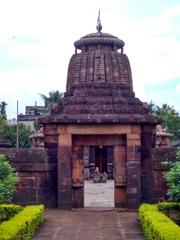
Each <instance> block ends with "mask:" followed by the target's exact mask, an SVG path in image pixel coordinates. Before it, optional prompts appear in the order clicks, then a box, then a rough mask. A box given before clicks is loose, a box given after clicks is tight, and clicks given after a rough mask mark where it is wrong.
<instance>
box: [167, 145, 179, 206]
mask: <svg viewBox="0 0 180 240" xmlns="http://www.w3.org/2000/svg"><path fill="white" fill-rule="evenodd" d="M166 164H169V165H170V171H169V172H167V173H165V174H164V176H165V178H166V181H167V184H168V192H167V195H168V196H169V201H173V202H180V150H178V152H177V154H176V162H173V163H172V162H167V163H166Z"/></svg>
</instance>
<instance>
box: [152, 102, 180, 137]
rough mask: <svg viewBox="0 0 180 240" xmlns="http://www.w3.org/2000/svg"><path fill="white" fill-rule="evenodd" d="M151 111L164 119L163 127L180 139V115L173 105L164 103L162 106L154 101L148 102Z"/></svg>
mask: <svg viewBox="0 0 180 240" xmlns="http://www.w3.org/2000/svg"><path fill="white" fill-rule="evenodd" d="M148 108H149V112H150V113H151V114H153V115H155V116H158V117H160V118H161V119H162V127H163V129H165V130H166V131H167V132H169V133H172V134H173V137H172V138H173V139H180V115H179V113H178V112H177V111H176V110H175V109H174V107H173V106H169V105H168V104H163V105H162V106H161V107H159V106H157V105H155V104H154V103H153V102H152V101H151V102H150V103H149V104H148Z"/></svg>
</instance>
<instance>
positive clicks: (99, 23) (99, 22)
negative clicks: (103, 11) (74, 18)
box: [96, 9, 102, 32]
mask: <svg viewBox="0 0 180 240" xmlns="http://www.w3.org/2000/svg"><path fill="white" fill-rule="evenodd" d="M96 29H97V30H98V32H100V31H101V30H102V25H101V19H100V9H99V14H98V19H97V26H96Z"/></svg>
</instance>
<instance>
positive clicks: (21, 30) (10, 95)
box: [0, 0, 180, 116]
mask: <svg viewBox="0 0 180 240" xmlns="http://www.w3.org/2000/svg"><path fill="white" fill-rule="evenodd" d="M140 2H141V1H132V0H131V1H118V0H112V1H103V0H96V1H95V0H93V1H83V0H76V1H73V0H66V1H59V0H26V1H24V0H6V1H4V0H0V6H1V7H0V29H1V31H0V82H1V85H2V87H1V88H0V96H1V98H2V99H3V98H6V101H9V103H12V102H14V101H15V99H17V98H19V99H20V98H21V102H23V104H24V106H25V105H27V104H33V103H34V101H35V100H36V99H37V98H38V99H39V96H38V93H45V94H46V93H47V92H48V91H51V90H52V89H54V90H56V89H59V90H61V91H63V90H64V89H65V85H66V76H67V67H68V62H69V59H70V57H71V55H72V54H73V53H74V47H73V42H74V41H75V40H77V39H78V38H80V37H82V36H84V35H85V34H87V33H90V32H95V26H96V19H97V12H98V9H99V8H101V10H102V11H101V15H102V17H101V18H102V24H103V31H105V32H109V33H112V34H114V35H116V36H118V37H119V38H122V39H123V40H124V41H125V42H126V46H125V52H126V53H127V55H128V56H129V59H130V63H131V66H132V74H133V80H134V89H135V92H136V95H137V96H138V97H140V98H141V99H142V100H146V99H145V98H146V97H147V96H146V95H147V94H146V93H145V91H144V85H145V84H148V83H154V84H156V83H158V82H159V83H163V82H165V81H167V80H169V79H175V78H180V68H179V67H178V62H179V56H180V40H178V37H179V39H180V24H179V22H177V21H175V20H174V16H179V9H180V5H176V6H175V5H174V6H172V7H166V6H165V5H164V7H162V9H160V10H159V12H158V14H156V15H152V14H151V12H153V9H152V11H151V12H150V11H149V9H148V11H147V9H146V11H147V15H146V12H144V13H143V9H141V4H140ZM141 3H142V2H141ZM138 4H139V5H138ZM148 4H150V2H148ZM148 6H149V5H148ZM152 6H153V7H154V3H153V4H152ZM138 12H139V13H140V12H141V16H139V17H138V15H137V13H138ZM142 13H143V14H142ZM131 14H132V15H131ZM133 14H136V17H134V15H133ZM178 34H179V36H178ZM23 39H24V40H23ZM28 39H29V41H28ZM33 39H34V40H35V41H31V40H33ZM8 61H10V62H11V65H8ZM14 62H16V64H15V65H14V66H13V67H12V64H13V63H14ZM18 62H19V64H17V63H18ZM4 64H6V68H4V69H3V66H4ZM8 66H9V68H8ZM149 94H151V93H149ZM0 100H1V99H0ZM30 100H31V101H32V103H30ZM23 104H22V105H23ZM10 105H11V104H9V105H8V111H9V112H8V114H9V116H12V113H13V114H14V111H15V108H14V107H12V106H10Z"/></svg>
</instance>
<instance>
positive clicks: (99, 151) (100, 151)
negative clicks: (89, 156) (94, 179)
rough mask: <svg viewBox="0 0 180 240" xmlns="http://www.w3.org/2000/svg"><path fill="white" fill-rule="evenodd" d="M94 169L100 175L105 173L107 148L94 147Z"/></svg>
mask: <svg viewBox="0 0 180 240" xmlns="http://www.w3.org/2000/svg"><path fill="white" fill-rule="evenodd" d="M95 167H98V168H99V171H100V173H104V172H106V173H107V147H95Z"/></svg>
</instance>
